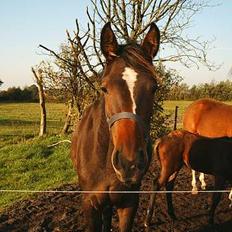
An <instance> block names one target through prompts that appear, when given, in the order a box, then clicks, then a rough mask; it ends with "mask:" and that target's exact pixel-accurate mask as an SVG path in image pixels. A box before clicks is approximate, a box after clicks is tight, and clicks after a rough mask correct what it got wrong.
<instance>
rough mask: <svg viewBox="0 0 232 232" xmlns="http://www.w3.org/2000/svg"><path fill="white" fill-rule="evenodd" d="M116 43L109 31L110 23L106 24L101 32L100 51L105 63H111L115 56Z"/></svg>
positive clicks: (111, 31) (111, 32)
mask: <svg viewBox="0 0 232 232" xmlns="http://www.w3.org/2000/svg"><path fill="white" fill-rule="evenodd" d="M117 50H118V43H117V40H116V37H115V35H114V32H113V30H112V29H111V26H110V23H106V24H105V26H104V27H103V28H102V31H101V51H102V53H103V55H104V56H105V58H106V61H112V60H113V58H114V57H116V56H117Z"/></svg>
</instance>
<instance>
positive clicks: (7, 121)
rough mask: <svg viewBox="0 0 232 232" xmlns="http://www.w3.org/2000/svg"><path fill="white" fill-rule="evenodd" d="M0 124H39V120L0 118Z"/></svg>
mask: <svg viewBox="0 0 232 232" xmlns="http://www.w3.org/2000/svg"><path fill="white" fill-rule="evenodd" d="M0 125H3V126H12V125H39V121H30V120H29V121H28V120H18V119H17V120H16V119H0Z"/></svg>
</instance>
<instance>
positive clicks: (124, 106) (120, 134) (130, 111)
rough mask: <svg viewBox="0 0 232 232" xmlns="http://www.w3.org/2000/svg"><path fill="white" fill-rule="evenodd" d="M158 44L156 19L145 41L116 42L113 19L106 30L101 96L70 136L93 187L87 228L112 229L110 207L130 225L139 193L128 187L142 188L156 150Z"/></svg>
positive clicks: (86, 187) (83, 183) (80, 169)
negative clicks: (152, 136)
mask: <svg viewBox="0 0 232 232" xmlns="http://www.w3.org/2000/svg"><path fill="white" fill-rule="evenodd" d="M159 43H160V33H159V29H158V28H157V26H156V25H155V24H154V23H152V24H151V26H150V29H149V31H148V33H147V35H146V36H145V38H144V40H143V42H142V44H141V45H138V44H135V43H130V44H126V45H118V43H117V40H116V37H115V35H114V33H113V30H112V29H111V26H110V23H107V24H106V25H105V26H104V27H103V29H102V32H101V40H100V44H101V50H102V53H103V55H104V56H105V58H106V64H105V68H104V72H103V76H102V80H101V82H102V87H101V89H102V91H103V95H102V96H101V98H100V99H99V100H98V101H96V102H94V103H93V104H92V105H91V106H90V107H89V108H88V109H87V110H86V112H85V113H84V115H83V118H82V119H81V121H80V123H79V126H78V128H77V129H76V130H75V132H74V134H73V137H72V154H71V157H72V161H73V164H74V166H75V168H76V171H77V174H78V180H79V184H80V187H81V189H82V190H83V191H89V192H87V193H84V194H83V211H84V215H85V219H86V226H87V230H88V231H91V232H100V231H104V232H106V231H110V230H111V218H112V207H115V208H116V210H117V213H118V216H119V228H120V231H121V232H127V231H131V229H132V225H133V221H134V217H135V214H136V211H137V208H138V202H139V196H138V194H137V193H130V191H139V189H140V185H141V180H142V177H143V176H144V174H145V172H146V170H147V169H148V166H149V163H150V160H151V155H152V148H151V141H150V136H149V133H150V119H151V116H152V113H153V110H152V109H153V96H154V92H155V90H156V89H157V81H156V73H155V69H154V67H153V64H152V60H153V57H154V56H155V55H156V53H157V52H158V48H159ZM128 192H129V193H128Z"/></svg>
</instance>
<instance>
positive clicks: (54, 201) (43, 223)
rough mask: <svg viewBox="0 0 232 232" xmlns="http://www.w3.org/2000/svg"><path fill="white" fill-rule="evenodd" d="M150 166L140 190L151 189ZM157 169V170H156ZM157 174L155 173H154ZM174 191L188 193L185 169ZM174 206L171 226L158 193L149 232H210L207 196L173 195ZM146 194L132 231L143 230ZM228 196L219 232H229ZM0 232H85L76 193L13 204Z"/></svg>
mask: <svg viewBox="0 0 232 232" xmlns="http://www.w3.org/2000/svg"><path fill="white" fill-rule="evenodd" d="M154 169H155V168H154V164H153V165H152V166H151V167H150V170H149V172H148V173H147V175H146V176H145V178H144V181H143V185H142V189H143V190H150V189H151V186H150V184H151V179H152V172H151V171H152V170H154ZM156 170H157V168H156ZM156 175H157V171H156ZM206 181H207V184H208V185H209V186H208V188H212V178H211V177H209V176H208V177H207V179H206ZM77 189H78V187H77V186H76V185H65V186H63V187H62V188H60V189H59V190H77ZM175 189H176V190H190V189H191V176H190V171H189V170H188V169H186V168H183V170H182V171H181V172H180V173H179V176H178V178H177V180H176V185H175ZM173 199H174V207H175V210H176V215H177V217H178V220H177V221H176V222H175V223H174V225H172V223H171V222H170V220H169V217H168V215H167V212H166V198H165V195H164V194H159V195H158V196H157V200H156V207H155V213H154V214H155V215H154V216H153V224H152V227H151V230H150V231H159V232H167V231H171V228H172V231H174V232H210V231H213V229H212V228H210V227H209V226H207V220H208V210H207V206H209V204H210V199H211V194H210V193H199V194H198V195H191V194H190V193H179V194H173ZM148 200H149V195H148V194H143V195H141V196H140V206H139V209H138V212H137V216H136V219H135V225H134V232H140V231H144V227H143V221H144V218H145V214H146V209H147V205H148ZM229 203H230V202H229V200H228V194H223V196H222V200H221V202H220V204H219V206H218V208H217V211H216V217H215V219H216V223H217V225H216V229H217V231H221V232H229V231H230V232H231V231H232V210H231V209H229ZM0 231H2V232H3V231H4V232H6V231H20V232H23V231H31V232H32V231H33V232H34V231H36V232H45V231H57V232H58V231H62V232H71V231H76V232H81V231H85V226H84V217H83V212H82V209H81V195H80V194H64V193H46V194H38V195H37V196H36V197H35V198H33V199H29V200H25V201H21V202H17V203H16V204H14V205H13V206H11V207H10V208H8V209H7V210H5V211H4V212H2V213H1V214H0ZM112 231H118V229H117V217H116V216H114V218H113V230H112Z"/></svg>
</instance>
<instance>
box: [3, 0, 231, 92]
mask: <svg viewBox="0 0 232 232" xmlns="http://www.w3.org/2000/svg"><path fill="white" fill-rule="evenodd" d="M217 2H219V1H217ZM220 2H221V4H220V5H219V6H217V7H213V8H207V9H204V10H203V11H202V12H201V13H200V14H198V15H197V16H196V17H195V18H194V22H193V26H192V27H191V28H190V29H189V33H190V34H191V33H194V34H196V35H200V36H202V38H203V39H205V40H207V39H212V38H215V41H214V43H213V44H212V47H215V48H214V49H213V50H211V51H210V52H209V54H208V55H209V59H210V60H211V61H213V62H215V63H217V64H222V66H221V68H220V69H219V70H217V71H214V72H210V71H208V70H207V69H206V68H205V67H200V69H199V70H198V69H196V68H190V69H186V68H184V67H183V66H181V65H179V64H173V65H172V67H173V68H176V69H177V70H178V71H179V73H180V74H181V75H182V76H183V78H184V82H186V83H187V84H190V85H192V84H197V83H203V82H210V81H212V80H214V81H220V80H225V79H228V78H229V77H228V72H229V70H230V68H231V66H232V42H231V39H232V1H227V0H224V1H223V0H222V1H220ZM87 4H88V1H83V0H47V1H44V0H1V1H0V31H1V33H0V79H1V80H2V81H3V82H4V85H3V88H4V89H6V88H8V87H11V86H21V87H24V86H25V85H30V84H32V83H33V76H32V74H31V71H30V68H31V66H33V65H36V64H38V63H39V62H40V61H41V60H42V59H46V56H43V55H41V49H39V48H38V45H39V44H43V45H45V46H47V47H49V48H51V49H54V50H57V49H58V47H59V45H60V44H61V43H62V42H63V41H65V38H66V34H65V30H66V29H69V30H70V31H72V30H73V29H74V28H75V19H76V18H78V19H79V20H80V21H81V24H82V25H85V22H86V16H85V10H86V6H87ZM231 78H232V77H231Z"/></svg>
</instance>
